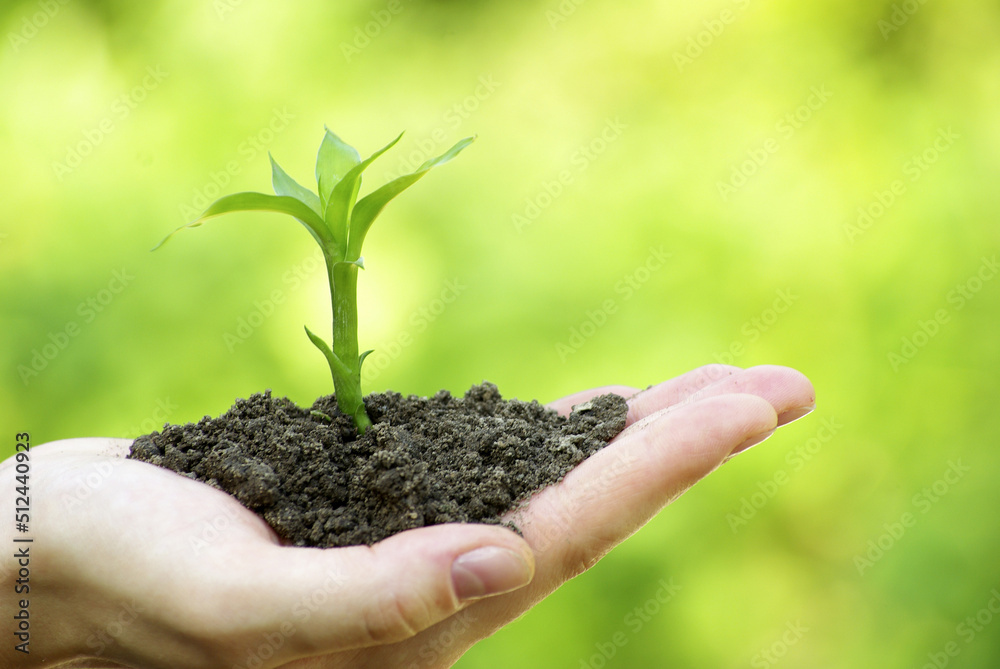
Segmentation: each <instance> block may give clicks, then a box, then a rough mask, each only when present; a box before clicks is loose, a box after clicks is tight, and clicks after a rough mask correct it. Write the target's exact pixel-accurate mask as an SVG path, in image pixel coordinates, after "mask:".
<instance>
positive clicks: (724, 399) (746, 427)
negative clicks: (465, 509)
mask: <svg viewBox="0 0 1000 669" xmlns="http://www.w3.org/2000/svg"><path fill="white" fill-rule="evenodd" d="M776 422H777V419H776V415H775V412H774V409H773V408H772V407H771V405H770V403H768V402H767V401H766V400H764V399H762V398H760V397H757V396H755V395H726V396H720V397H709V398H705V399H703V400H698V401H696V402H692V403H690V404H685V405H683V406H679V407H676V408H674V409H673V410H664V411H662V412H660V413H659V414H657V415H655V416H653V417H651V418H650V419H649V420H648V421H647V422H645V423H644V425H642V426H641V427H640V426H637V429H634V430H630V431H629V432H628V433H627V434H624V435H623V436H622V437H620V438H619V440H618V441H617V442H615V443H613V444H611V445H610V446H608V447H607V448H605V449H603V450H601V451H599V452H598V453H596V454H594V455H593V456H591V457H590V458H589V459H587V460H585V461H584V462H583V463H581V464H580V465H579V466H578V467H577V468H576V469H574V470H573V471H571V472H570V473H569V474H567V475H566V478H565V479H563V481H562V482H561V483H560V484H558V485H556V486H553V487H552V488H548V489H546V490H544V491H543V492H541V493H539V494H538V495H537V496H536V497H535V498H533V499H532V500H531V503H530V504H529V505H528V507H527V509H526V510H524V511H523V512H522V513H521V514H518V515H516V516H515V518H514V521H515V523H516V524H517V525H518V526H519V527H520V528H521V529H522V531H523V532H524V537H525V539H526V540H527V541H528V542H529V543H530V544H531V546H532V548H533V549H534V550H535V554H536V560H537V563H538V573H539V578H538V579H536V582H535V583H533V584H532V586H531V589H532V590H545V589H546V588H554V587H557V586H558V584H559V583H561V582H562V581H563V580H565V579H567V578H570V577H572V576H575V575H576V574H578V573H580V572H581V571H583V570H585V569H587V568H589V567H590V566H592V565H593V564H594V563H596V562H597V560H598V559H600V557H602V556H603V555H604V554H605V553H606V552H607V551H608V550H610V549H611V548H612V547H613V546H615V545H616V544H618V543H620V542H621V541H623V540H624V539H625V538H627V537H628V536H630V535H631V534H632V533H633V532H635V531H636V530H637V529H638V528H639V527H641V526H642V525H643V524H644V523H646V522H647V521H648V520H649V519H650V518H652V517H653V516H654V515H655V514H656V513H657V512H658V511H659V510H660V509H662V508H663V507H664V506H666V505H667V504H668V503H670V502H671V501H672V500H674V499H676V498H677V497H678V496H680V495H681V494H682V493H683V492H684V491H685V490H687V489H688V488H690V487H691V486H692V485H694V483H695V482H697V481H698V480H699V479H701V478H703V477H704V476H706V475H708V474H709V473H710V472H711V471H712V470H714V469H715V468H716V467H718V466H719V464H720V463H721V462H722V461H723V460H724V459H725V458H726V457H727V456H729V455H730V453H732V452H733V451H734V450H735V449H737V448H739V447H740V446H741V445H742V444H743V443H745V442H746V441H748V440H752V439H754V438H756V436H757V435H761V434H766V433H769V432H771V431H773V429H774V428H775V425H776Z"/></svg>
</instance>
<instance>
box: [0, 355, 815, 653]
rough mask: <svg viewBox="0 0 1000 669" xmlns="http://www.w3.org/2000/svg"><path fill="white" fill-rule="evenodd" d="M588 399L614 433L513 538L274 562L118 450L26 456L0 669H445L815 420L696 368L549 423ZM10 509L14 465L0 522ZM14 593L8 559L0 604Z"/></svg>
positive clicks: (42, 449) (473, 533)
mask: <svg viewBox="0 0 1000 669" xmlns="http://www.w3.org/2000/svg"><path fill="white" fill-rule="evenodd" d="M602 392H617V393H619V394H621V395H623V396H625V397H627V398H630V399H629V414H628V422H627V426H626V428H625V430H624V431H623V432H622V433H621V434H620V435H619V436H618V437H616V438H615V439H614V440H613V441H612V443H611V444H609V445H608V447H607V448H605V449H603V450H602V451H600V452H598V453H596V454H595V455H593V456H592V457H590V458H589V459H587V460H586V461H584V462H583V463H581V464H580V465H579V466H578V467H577V468H576V469H574V470H573V471H571V472H570V473H569V474H568V475H567V476H566V477H565V478H564V479H563V480H562V481H561V482H560V483H559V484H557V485H555V486H552V487H550V488H547V489H545V490H543V491H541V492H540V493H538V494H537V495H535V496H534V497H533V498H532V499H531V500H530V501H529V503H528V504H526V505H524V506H522V507H521V508H519V509H517V510H515V511H514V512H512V513H511V514H510V519H511V520H513V521H514V522H515V523H516V524H517V526H518V527H519V528H520V529H521V530H522V532H523V537H519V536H517V535H516V534H514V533H513V532H511V531H509V530H506V529H504V528H501V527H493V526H485V525H440V526H435V527H426V528H421V529H416V530H410V531H408V532H404V533H401V534H398V535H396V536H393V537H390V538H389V539H386V540H384V541H382V542H380V543H378V544H376V545H375V546H371V547H367V546H353V547H348V548H334V549H312V548H296V547H287V546H283V545H282V544H281V542H280V540H279V539H278V537H277V536H276V535H275V534H274V533H273V531H272V530H271V529H270V527H268V526H267V524H266V523H264V522H263V520H261V519H260V518H259V517H258V516H257V515H256V514H254V513H252V512H250V511H248V510H247V509H246V508H244V507H243V506H242V505H241V504H240V503H239V502H237V501H236V500H235V499H234V498H232V497H230V496H229V495H227V494H226V493H223V492H221V491H219V490H216V489H214V488H211V487H209V486H207V485H205V484H203V483H200V482H197V481H194V480H192V479H188V478H185V477H183V476H180V475H178V474H176V473H174V472H171V471H168V470H165V469H160V468H158V467H155V466H153V465H149V464H147V463H143V462H137V461H133V460H126V459H125V458H124V456H125V455H126V454H127V452H128V447H129V445H130V442H128V441H126V440H114V439H74V440H67V441H62V442H53V443H50V444H46V445H43V446H39V447H37V448H33V449H32V450H31V466H32V479H31V486H32V490H31V497H32V512H31V515H32V525H31V527H32V536H33V538H34V539H35V540H34V542H33V543H32V544H31V549H30V550H31V567H30V568H31V592H30V597H31V599H30V610H31V615H32V621H33V625H34V627H33V633H32V640H31V654H30V655H22V654H21V653H16V652H15V651H13V650H12V648H11V644H4V646H3V648H2V649H0V664H3V665H5V666H6V665H7V664H13V666H25V667H29V666H56V665H57V664H58V663H60V662H67V664H66V665H64V666H67V667H70V666H72V667H107V666H116V664H115V663H117V666H127V667H137V668H142V669H146V668H151V669H160V668H162V669H174V668H175V667H181V666H183V667H191V668H193V669H197V668H206V669H216V668H225V669H232V668H235V667H239V668H240V669H243V668H246V669H251V668H252V669H272V668H276V667H289V668H296V669H312V668H315V669H320V668H322V669H334V668H340V667H352V668H353V667H380V668H384V667H394V668H396V667H399V668H402V669H409V668H411V667H414V668H415V667H420V668H427V669H429V668H432V667H448V666H451V665H452V664H453V663H454V662H455V661H456V660H457V658H458V657H460V656H461V655H462V654H463V653H464V652H465V651H466V650H468V648H469V647H470V646H472V645H473V644H474V643H476V642H477V641H478V640H480V639H482V638H485V637H487V636H489V635H490V634H492V633H493V632H494V631H496V630H497V629H499V628H500V627H502V626H503V625H505V624H507V623H509V622H510V621H512V620H514V619H515V618H517V617H519V616H520V615H521V614H523V613H524V612H525V611H527V610H528V609H530V608H531V607H532V606H533V605H535V604H536V603H537V602H539V601H540V600H541V599H543V598H544V597H546V596H547V595H548V594H549V593H551V592H552V591H554V590H555V589H556V588H558V587H559V586H560V585H561V584H562V583H563V582H565V581H567V580H568V579H570V578H572V577H574V576H576V575H578V574H580V573H581V572H583V571H585V570H586V569H588V568H589V567H591V566H593V565H594V564H595V563H596V562H597V561H598V560H599V559H600V558H601V557H602V556H603V555H604V554H606V553H607V552H608V551H609V550H610V549H611V548H613V547H614V546H615V545H616V544H618V543H620V542H621V541H623V540H624V539H626V538H627V537H628V536H630V535H631V534H632V533H634V532H635V531H636V530H637V529H638V528H640V527H641V526H642V525H643V524H644V523H645V522H647V521H648V520H649V519H650V518H652V517H653V516H654V515H655V514H656V513H657V512H658V511H659V510H660V509H662V508H663V507H664V506H665V505H666V504H668V503H669V502H670V501H672V500H673V499H676V498H677V497H678V496H679V495H680V494H682V493H683V492H684V491H685V490H687V489H688V488H690V487H691V486H692V485H693V484H694V483H695V482H697V481H698V480H699V479H701V478H703V477H704V476H706V475H707V474H709V473H710V472H711V471H712V470H714V469H715V468H716V467H718V466H719V465H720V464H721V463H722V462H724V461H725V460H726V459H728V458H730V457H732V456H733V455H735V454H736V453H738V452H740V451H741V450H744V449H746V448H748V447H749V446H751V445H753V444H755V443H758V442H760V441H762V440H763V439H765V438H766V437H767V436H769V435H770V434H771V433H772V432H773V431H774V430H775V429H776V428H777V427H778V426H780V425H783V424H785V423H788V422H791V421H792V420H795V419H796V418H799V417H801V416H803V415H805V414H806V413H808V411H810V410H811V409H812V407H813V406H814V404H815V394H814V391H813V388H812V386H811V384H810V383H809V381H808V380H807V379H806V378H805V377H804V376H803V375H802V374H800V373H799V372H796V371H794V370H792V369H788V368H783V367H754V368H751V369H747V370H743V369H739V368H737V367H730V366H725V365H710V366H707V367H702V368H699V369H696V370H694V371H692V372H689V373H687V374H685V375H683V376H680V377H678V378H675V379H672V380H670V381H666V382H664V383H661V384H659V385H657V386H653V387H650V388H648V389H646V390H642V391H637V390H636V389H634V388H628V387H624V386H612V387H606V388H599V389H594V390H590V391H585V392H582V393H578V394H576V395H573V396H570V397H567V398H564V399H562V400H559V401H557V402H554V403H553V404H552V405H551V406H552V407H553V408H555V409H557V410H558V411H560V412H563V413H568V412H569V410H570V408H571V407H572V406H573V405H574V404H578V403H580V402H584V401H586V400H587V399H589V398H590V397H593V396H595V395H597V394H600V393H602ZM14 496H15V492H14V473H13V462H12V460H8V461H6V462H4V463H3V464H2V465H0V497H2V498H4V499H3V500H2V503H3V504H4V506H3V508H13V503H14ZM8 498H9V499H8ZM6 525H9V524H8V523H5V524H4V526H3V527H0V533H5V532H6V533H9V532H10V528H7V527H6ZM10 539H11V538H10V537H9V536H7V535H6V534H4V535H3V536H2V537H0V540H2V541H3V543H4V545H5V546H10V545H13V544H11V543H10ZM16 578H17V565H16V563H14V562H12V561H11V560H10V559H9V558H5V559H4V561H3V562H0V580H2V581H3V584H2V585H3V588H4V591H6V592H10V591H12V590H13V583H14V580H15V579H16ZM15 606H16V602H14V601H12V598H9V597H4V598H3V602H2V603H0V617H2V618H3V619H5V620H11V617H12V616H13V614H14V612H15V609H14V607H15ZM85 658H97V659H85Z"/></svg>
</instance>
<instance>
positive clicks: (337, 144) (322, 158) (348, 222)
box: [154, 129, 474, 434]
mask: <svg viewBox="0 0 1000 669" xmlns="http://www.w3.org/2000/svg"><path fill="white" fill-rule="evenodd" d="M402 136H403V135H402V134H400V135H399V137H397V138H396V139H394V140H392V141H391V142H389V144H387V145H386V146H385V147H383V148H382V149H380V150H378V151H376V152H375V153H373V154H372V155H371V156H370V157H369V158H368V159H366V160H364V161H362V160H361V156H360V155H359V154H358V152H357V150H355V149H354V147H352V146H349V145H347V144H345V143H344V142H343V141H342V140H341V139H340V138H339V137H337V136H336V135H335V134H333V133H332V132H330V130H329V129H327V130H326V134H325V136H324V137H323V142H322V143H321V144H320V147H319V153H318V154H317V156H316V190H317V192H315V193H314V192H313V191H311V190H309V189H308V188H305V187H303V186H301V185H299V183H298V182H297V181H295V180H294V179H292V178H291V177H290V176H288V175H287V174H286V173H285V171H284V170H283V169H281V167H280V166H279V165H278V163H277V162H275V160H274V158H273V157H271V156H270V154H268V156H269V157H270V158H271V182H272V185H273V186H274V192H275V194H274V195H266V194H264V193H235V194H233V195H226V196H225V197H222V198H219V199H218V200H216V201H215V202H214V203H212V205H211V206H209V207H208V209H206V210H205V213H203V214H202V215H201V216H200V217H199V218H198V219H197V220H195V221H192V222H191V223H188V224H186V225H182V226H181V227H179V228H177V230H174V232H172V233H170V235H167V237H166V238H165V239H164V240H163V241H161V242H160V243H159V244H157V246H156V248H159V247H160V246H162V245H163V243H164V242H166V241H167V239H169V238H170V237H172V236H173V235H174V234H175V233H177V232H179V231H180V230H183V229H184V228H193V227H197V226H199V225H201V224H202V223H203V222H204V221H205V219H208V218H211V217H213V216H218V215H220V214H227V213H230V212H234V211H275V212H279V213H282V214H288V215H290V216H292V217H294V218H295V219H296V220H298V221H299V222H300V223H301V224H302V225H304V226H305V227H306V229H307V230H308V231H309V233H310V234H311V235H312V236H313V239H315V240H316V242H317V243H318V244H319V245H320V248H322V249H323V258H324V259H325V260H326V269H327V276H328V277H329V281H330V298H331V303H332V306H333V346H332V347H331V346H330V345H328V344H327V343H326V341H324V340H323V339H322V338H321V337H319V336H318V335H316V334H315V333H313V332H312V331H311V330H310V329H309V328H308V327H306V329H305V330H306V334H307V335H308V336H309V340H310V341H311V342H312V343H313V344H314V345H315V346H316V348H318V349H319V350H320V352H322V353H323V356H324V357H325V358H326V360H327V363H329V365H330V372H331V373H332V374H333V387H334V392H335V393H336V395H337V405H338V407H340V410H341V411H343V412H344V413H345V414H347V415H349V416H352V417H353V418H354V424H355V425H356V426H357V428H358V432H360V433H362V434H363V433H364V431H365V430H366V429H368V427H370V426H371V424H372V423H371V419H369V418H368V413H367V412H366V411H365V405H364V403H363V402H362V397H363V396H362V394H361V365H362V363H364V360H365V357H366V356H367V355H368V354H369V353H371V351H370V350H369V351H365V352H364V353H361V354H360V355H359V353H358V350H359V349H358V294H357V293H358V269H359V268H360V269H364V267H365V264H364V258H362V256H361V245H362V244H363V243H364V241H365V235H367V234H368V229H369V228H371V225H372V223H373V222H374V220H375V218H376V217H377V216H378V215H379V213H381V211H382V209H383V208H384V207H385V205H386V204H388V202H389V201H390V200H392V199H393V198H394V197H396V196H397V195H399V194H400V193H402V192H403V191H404V190H406V189H407V188H409V187H410V186H412V185H413V184H414V183H416V181H417V180H418V179H420V177H422V176H424V175H425V174H427V172H429V171H430V170H431V168H433V167H436V166H437V165H441V164H443V163H446V162H448V161H449V160H451V159H452V158H454V157H455V156H457V155H458V154H459V152H460V151H461V150H462V149H464V148H465V147H467V146H468V145H469V144H471V143H472V141H473V139H474V138H472V137H467V138H465V139H463V140H462V141H460V142H458V143H457V144H455V146H453V147H451V148H450V149H448V150H447V151H446V152H444V153H443V154H441V155H440V156H438V157H437V158H431V159H430V160H428V161H427V162H425V163H424V164H423V165H421V166H420V167H418V168H417V170H416V171H415V172H412V173H411V174H407V175H404V176H401V177H399V178H397V179H393V180H392V181H390V182H389V183H387V184H385V185H384V186H382V187H381V188H378V189H377V190H375V191H372V192H371V193H369V194H368V195H366V196H365V197H363V198H361V199H360V200H358V191H359V190H360V188H361V173H362V172H364V171H365V169H366V168H367V167H368V166H369V165H371V164H372V162H373V161H374V160H375V159H376V158H378V157H379V156H381V155H382V154H383V153H385V152H386V151H388V150H389V149H390V148H392V146H393V145H395V144H396V142H398V141H399V140H400V138H401V137H402ZM154 250H155V249H154Z"/></svg>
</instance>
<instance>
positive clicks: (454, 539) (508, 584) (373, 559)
mask: <svg viewBox="0 0 1000 669" xmlns="http://www.w3.org/2000/svg"><path fill="white" fill-rule="evenodd" d="M254 562H255V563H256V564H255V566H254V568H253V570H254V572H255V573H254V574H253V575H251V576H250V577H249V579H248V580H244V581H243V582H245V583H254V588H253V589H254V594H255V595H256V599H257V601H258V602H260V609H261V610H263V611H267V612H269V613H268V615H267V617H268V618H270V621H269V624H265V627H269V628H270V629H271V630H276V629H281V630H282V635H283V636H284V637H285V638H286V639H287V641H288V645H287V647H286V648H285V649H283V650H284V651H286V652H288V653H290V655H291V657H303V656H312V655H318V654H322V653H330V652H334V651H340V650H346V649H349V648H359V647H366V646H373V645H380V644H389V643H395V642H398V641H402V640H404V639H408V638H410V637H412V636H414V635H416V634H417V633H419V632H421V631H423V630H425V629H427V628H428V627H430V626H431V625H434V624H435V623H438V622H441V621H442V620H444V619H446V618H448V617H449V616H451V615H453V614H455V613H457V612H458V611H460V610H462V609H463V608H465V606H466V605H467V604H468V603H470V602H472V601H475V600H479V599H482V598H484V597H490V596H492V595H499V594H502V593H505V592H510V591H511V590H516V589H518V588H521V587H523V586H525V585H527V584H528V583H529V582H530V581H531V579H532V577H533V576H534V572H535V560H534V556H533V554H532V552H531V549H530V548H529V546H528V544H527V543H526V542H525V541H524V540H523V539H521V538H520V537H518V536H517V535H516V534H514V533H513V532H511V531H509V530H507V529H504V528H501V527H494V526H488V525H473V524H468V525H466V524H451V525H437V526H432V527H424V528H420V529H416V530H409V531H407V532H403V533H401V534H397V535H395V536H393V537H390V538H388V539H385V540H384V541H381V542H379V543H377V544H375V545H374V546H370V547H369V546H350V547H346V548H333V549H313V548H294V547H278V546H273V547H272V546H269V547H268V548H267V549H266V550H265V551H262V552H258V553H257V555H256V556H255V559H254ZM250 579H252V580H250ZM261 599H263V600H264V601H261ZM282 645H284V644H282Z"/></svg>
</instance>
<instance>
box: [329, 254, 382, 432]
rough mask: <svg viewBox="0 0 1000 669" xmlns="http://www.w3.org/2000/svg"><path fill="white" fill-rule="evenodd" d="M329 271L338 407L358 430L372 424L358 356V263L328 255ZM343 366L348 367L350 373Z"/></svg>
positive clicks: (334, 379)
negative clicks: (362, 393) (365, 402)
mask: <svg viewBox="0 0 1000 669" xmlns="http://www.w3.org/2000/svg"><path fill="white" fill-rule="evenodd" d="M326 266H327V273H328V275H329V278H330V293H331V297H332V300H333V354H334V355H335V356H336V357H337V359H339V360H340V362H341V363H342V367H340V368H338V366H337V365H335V364H334V363H333V362H332V361H331V362H330V371H331V373H332V374H333V387H334V392H336V394H337V406H339V407H340V410H341V411H343V412H344V413H346V414H347V415H349V416H352V417H353V418H354V424H355V425H356V426H357V428H358V432H360V433H362V434H364V432H365V430H367V429H368V428H369V427H371V424H372V422H371V419H370V418H368V413H367V411H365V405H364V402H363V401H362V395H361V359H360V358H359V356H358V266H357V265H356V264H354V263H352V262H344V261H343V260H338V259H336V258H331V257H330V256H327V259H326ZM343 367H346V371H347V372H348V373H347V374H345V373H344V371H345V370H344V369H343Z"/></svg>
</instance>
